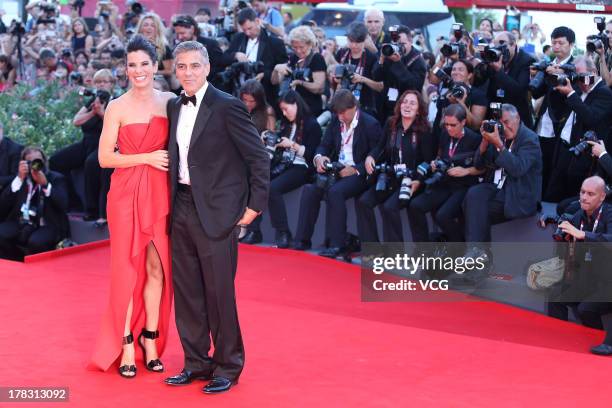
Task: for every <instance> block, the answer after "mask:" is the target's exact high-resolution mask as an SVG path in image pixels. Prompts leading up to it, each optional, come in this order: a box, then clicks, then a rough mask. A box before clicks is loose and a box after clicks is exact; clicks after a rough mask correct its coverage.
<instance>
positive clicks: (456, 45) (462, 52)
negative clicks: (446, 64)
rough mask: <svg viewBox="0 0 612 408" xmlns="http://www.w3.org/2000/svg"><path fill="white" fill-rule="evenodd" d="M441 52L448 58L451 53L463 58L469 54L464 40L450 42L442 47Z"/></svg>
mask: <svg viewBox="0 0 612 408" xmlns="http://www.w3.org/2000/svg"><path fill="white" fill-rule="evenodd" d="M440 53H441V54H442V55H443V56H445V57H446V58H449V57H450V56H451V55H458V56H459V59H463V58H465V56H466V55H467V47H466V45H465V44H464V43H462V42H450V43H448V44H444V45H443V46H442V47H441V48H440Z"/></svg>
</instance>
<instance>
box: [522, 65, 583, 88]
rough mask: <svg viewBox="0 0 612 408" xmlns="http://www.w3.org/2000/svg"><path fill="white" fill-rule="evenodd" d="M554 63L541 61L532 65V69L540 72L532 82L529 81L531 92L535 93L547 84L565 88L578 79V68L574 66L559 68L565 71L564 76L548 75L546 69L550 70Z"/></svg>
mask: <svg viewBox="0 0 612 408" xmlns="http://www.w3.org/2000/svg"><path fill="white" fill-rule="evenodd" d="M550 65H552V63H549V62H546V61H540V62H538V63H536V64H533V65H531V68H532V69H535V70H537V71H538V73H537V74H536V75H535V76H534V77H533V79H532V80H531V81H529V90H530V91H532V92H533V91H535V90H537V89H538V88H540V87H541V86H542V85H543V84H544V83H546V84H547V85H548V86H550V87H553V88H554V87H556V86H559V85H562V86H565V85H567V84H568V81H569V82H573V81H574V79H575V78H576V67H575V66H574V65H572V64H563V65H561V66H560V67H559V68H561V69H562V70H563V74H552V75H549V74H547V73H546V68H548V67H549V66H550Z"/></svg>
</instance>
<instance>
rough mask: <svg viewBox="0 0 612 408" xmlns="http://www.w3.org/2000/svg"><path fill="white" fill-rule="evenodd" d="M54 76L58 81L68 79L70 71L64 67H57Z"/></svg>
mask: <svg viewBox="0 0 612 408" xmlns="http://www.w3.org/2000/svg"><path fill="white" fill-rule="evenodd" d="M53 74H54V75H55V77H56V78H57V79H66V78H67V77H68V70H67V69H66V68H64V67H57V68H56V69H55V72H53Z"/></svg>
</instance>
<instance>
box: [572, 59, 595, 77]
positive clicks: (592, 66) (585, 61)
mask: <svg viewBox="0 0 612 408" xmlns="http://www.w3.org/2000/svg"><path fill="white" fill-rule="evenodd" d="M579 64H584V66H585V67H586V69H587V71H588V72H590V73H592V74H595V75H597V73H598V71H597V66H596V65H595V62H594V61H593V59H592V58H591V57H585V56H584V55H581V56H580V57H578V58H576V59H575V60H574V65H579Z"/></svg>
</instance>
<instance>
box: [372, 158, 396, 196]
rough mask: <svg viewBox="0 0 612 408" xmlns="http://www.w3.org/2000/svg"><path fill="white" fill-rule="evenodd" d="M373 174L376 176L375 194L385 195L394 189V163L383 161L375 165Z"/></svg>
mask: <svg viewBox="0 0 612 408" xmlns="http://www.w3.org/2000/svg"><path fill="white" fill-rule="evenodd" d="M372 176H374V177H376V186H375V189H374V191H375V194H376V195H377V196H379V197H381V198H382V197H384V196H385V195H386V194H387V193H388V192H390V191H392V190H393V187H394V185H393V181H394V176H395V168H394V167H393V165H392V164H387V163H381V164H377V165H376V166H374V172H373V173H372Z"/></svg>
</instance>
